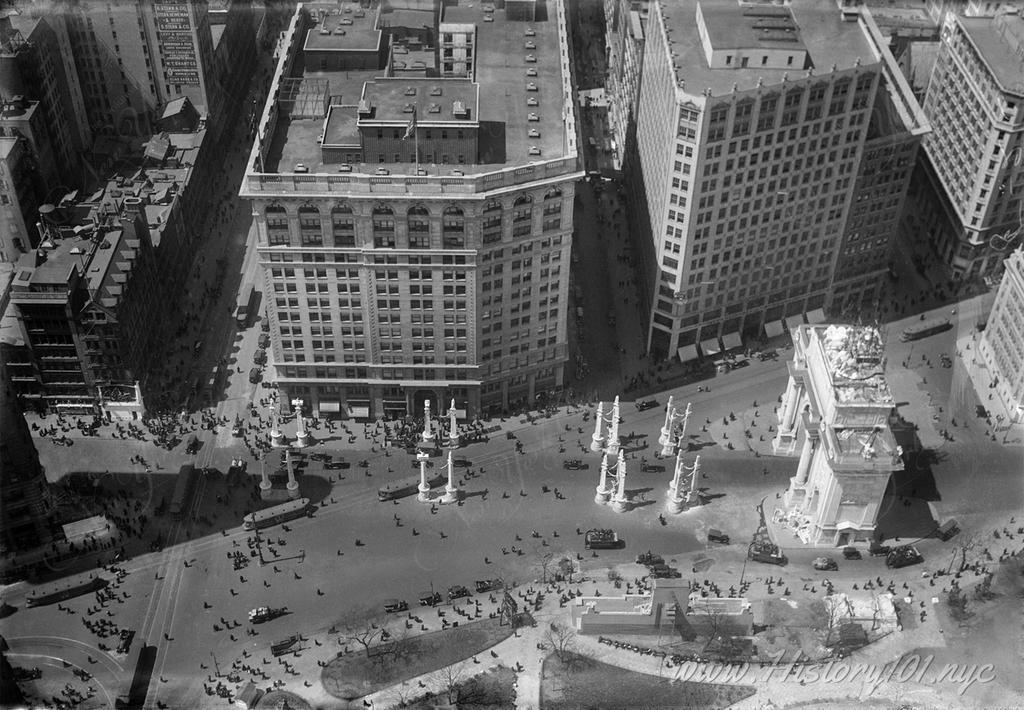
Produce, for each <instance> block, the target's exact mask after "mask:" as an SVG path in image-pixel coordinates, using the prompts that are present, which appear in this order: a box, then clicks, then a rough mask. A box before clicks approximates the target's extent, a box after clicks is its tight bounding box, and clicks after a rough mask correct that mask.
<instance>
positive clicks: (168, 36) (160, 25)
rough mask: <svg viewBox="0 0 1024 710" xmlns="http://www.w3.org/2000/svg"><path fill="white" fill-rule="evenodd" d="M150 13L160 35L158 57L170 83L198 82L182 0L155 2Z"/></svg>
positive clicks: (197, 71)
mask: <svg viewBox="0 0 1024 710" xmlns="http://www.w3.org/2000/svg"><path fill="white" fill-rule="evenodd" d="M153 14H154V18H155V20H156V29H157V32H159V37H160V56H161V58H162V60H163V65H164V70H165V71H166V72H167V78H168V79H169V80H170V82H171V83H172V84H193V85H198V84H199V66H198V64H197V62H196V47H195V44H194V43H193V41H192V24H191V22H190V21H189V10H188V5H187V4H186V3H184V2H155V3H153Z"/></svg>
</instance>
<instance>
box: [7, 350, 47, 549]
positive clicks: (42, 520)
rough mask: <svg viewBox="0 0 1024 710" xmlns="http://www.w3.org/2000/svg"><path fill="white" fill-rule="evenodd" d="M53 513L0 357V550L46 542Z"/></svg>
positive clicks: (31, 546)
mask: <svg viewBox="0 0 1024 710" xmlns="http://www.w3.org/2000/svg"><path fill="white" fill-rule="evenodd" d="M55 513H56V510H55V509H54V505H53V500H52V499H51V498H50V491H49V488H48V486H47V483H46V473H45V471H44V470H43V467H42V466H41V465H40V464H39V453H38V452H37V451H36V445H35V443H34V442H33V441H32V434H31V432H30V431H29V429H28V422H26V421H25V416H24V414H23V413H22V411H21V407H20V406H19V404H18V398H17V395H16V394H15V393H14V390H13V388H12V387H11V382H10V379H9V378H8V375H7V366H6V364H5V363H4V361H3V359H2V358H0V554H3V555H8V554H11V553H14V552H18V551H21V550H28V549H31V548H33V547H38V546H39V545H42V544H45V543H47V542H49V541H50V539H51V537H52V535H51V531H52V528H53V523H54V518H55Z"/></svg>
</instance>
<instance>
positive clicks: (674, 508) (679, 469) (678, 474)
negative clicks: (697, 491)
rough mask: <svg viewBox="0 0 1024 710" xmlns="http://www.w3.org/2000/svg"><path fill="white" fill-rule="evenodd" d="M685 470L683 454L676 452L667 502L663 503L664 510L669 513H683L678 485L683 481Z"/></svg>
mask: <svg viewBox="0 0 1024 710" xmlns="http://www.w3.org/2000/svg"><path fill="white" fill-rule="evenodd" d="M685 470H686V467H685V466H684V465H683V452H682V451H680V452H677V453H676V470H675V473H674V474H673V475H672V482H671V483H669V484H668V500H666V501H665V509H666V510H667V511H668V512H670V513H681V512H682V511H683V497H682V495H681V494H680V493H679V485H680V484H681V483H682V481H683V472H684V471H685Z"/></svg>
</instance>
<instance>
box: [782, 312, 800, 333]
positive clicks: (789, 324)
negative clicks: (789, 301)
mask: <svg viewBox="0 0 1024 710" xmlns="http://www.w3.org/2000/svg"><path fill="white" fill-rule="evenodd" d="M803 324H804V317H803V316H802V315H800V316H790V317H789V318H786V328H788V329H789V332H790V333H792V332H793V331H794V330H796V327H797V326H798V325H803Z"/></svg>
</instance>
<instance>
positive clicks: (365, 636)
mask: <svg viewBox="0 0 1024 710" xmlns="http://www.w3.org/2000/svg"><path fill="white" fill-rule="evenodd" d="M333 628H334V629H335V630H336V631H337V633H338V636H339V637H340V638H342V639H345V640H346V641H352V642H354V643H357V644H359V645H360V646H362V647H363V650H364V651H365V652H366V657H367V658H369V657H370V656H371V655H373V654H371V653H370V649H371V648H373V647H375V646H377V644H379V643H380V640H381V637H382V636H383V633H384V628H383V627H381V626H378V625H377V624H376V623H375V622H374V621H373V611H372V610H371V609H370V608H368V607H363V608H359V607H355V608H353V609H351V610H349V611H348V612H346V613H345V615H344V616H342V617H341V618H339V619H338V620H337V621H336V622H335V624H334V627H333Z"/></svg>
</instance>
